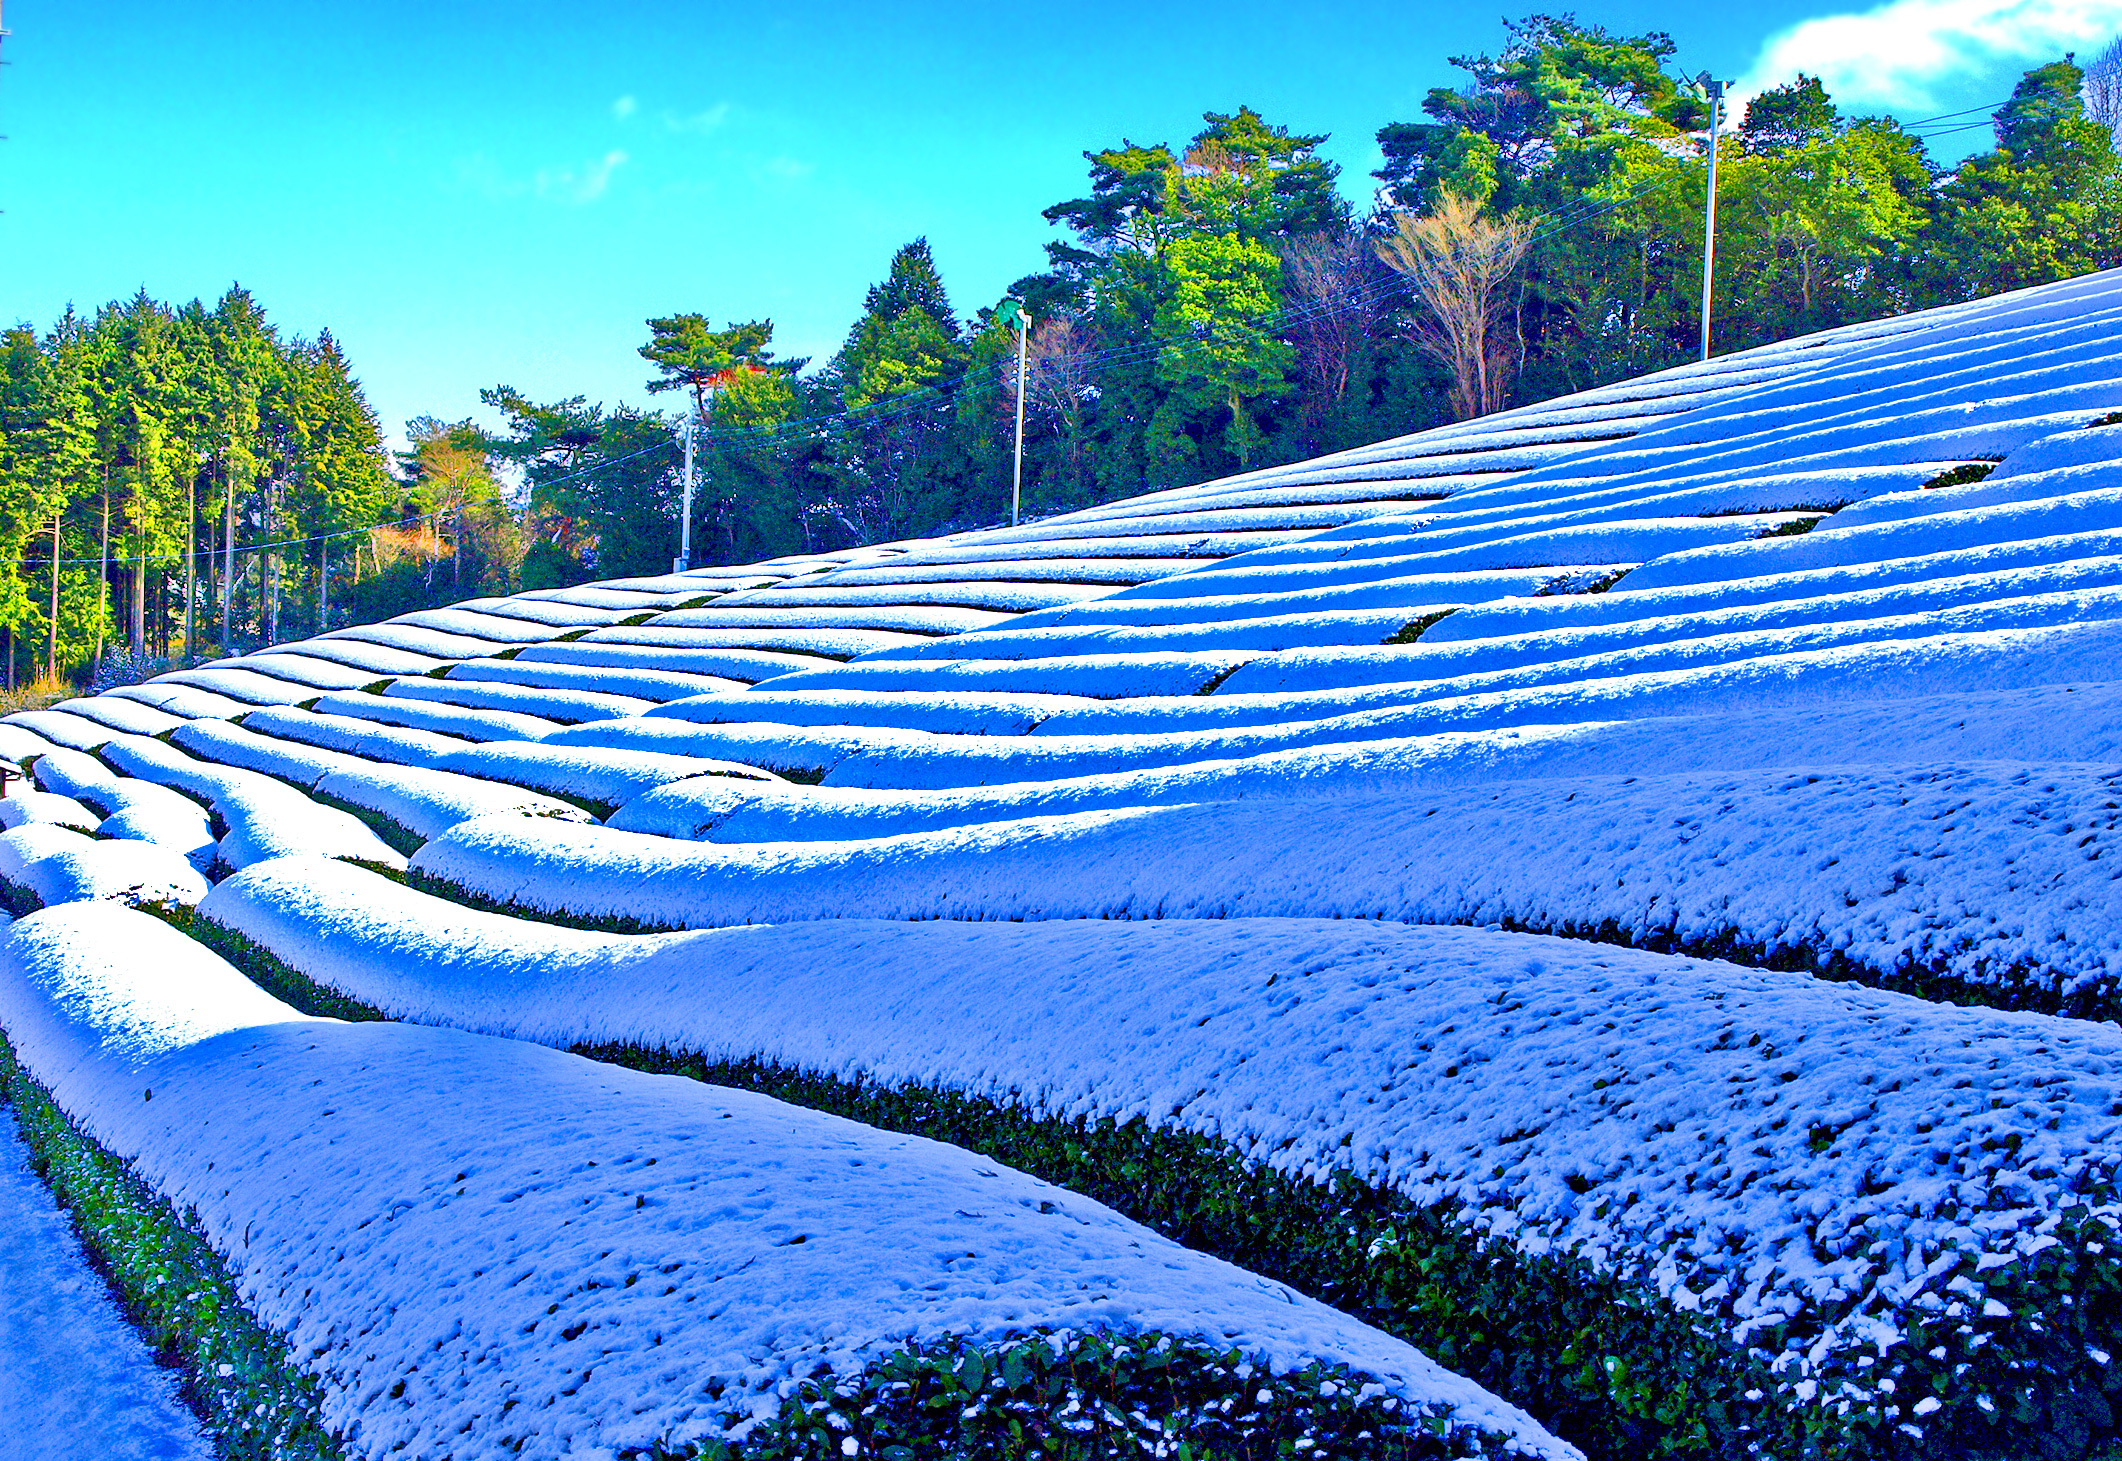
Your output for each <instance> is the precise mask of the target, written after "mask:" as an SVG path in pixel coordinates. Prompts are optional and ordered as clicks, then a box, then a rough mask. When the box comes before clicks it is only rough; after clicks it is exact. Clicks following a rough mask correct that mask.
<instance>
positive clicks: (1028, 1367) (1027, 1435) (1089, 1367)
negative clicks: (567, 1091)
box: [630, 1334, 1498, 1461]
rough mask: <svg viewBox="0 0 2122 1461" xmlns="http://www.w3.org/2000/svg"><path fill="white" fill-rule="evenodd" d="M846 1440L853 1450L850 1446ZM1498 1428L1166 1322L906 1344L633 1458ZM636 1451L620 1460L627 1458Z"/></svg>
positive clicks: (1279, 1445) (912, 1460)
mask: <svg viewBox="0 0 2122 1461" xmlns="http://www.w3.org/2000/svg"><path fill="white" fill-rule="evenodd" d="M850 1438H851V1439H853V1440H854V1442H855V1443H856V1446H857V1448H858V1449H857V1450H855V1451H853V1452H849V1451H847V1450H846V1449H845V1443H846V1442H847V1441H848V1440H849V1439H850ZM1497 1449H1498V1447H1497V1446H1496V1442H1495V1438H1493V1437H1486V1436H1482V1435H1480V1434H1479V1433H1476V1432H1471V1431H1467V1430H1464V1429H1460V1430H1457V1431H1454V1430H1453V1429H1452V1428H1451V1426H1450V1423H1449V1421H1448V1420H1447V1419H1446V1418H1445V1416H1444V1415H1442V1414H1439V1413H1433V1412H1431V1411H1427V1410H1422V1409H1417V1408H1415V1407H1412V1406H1408V1405H1404V1404H1402V1403H1401V1402H1400V1401H1398V1400H1395V1399H1393V1398H1392V1397H1390V1396H1386V1397H1371V1396H1366V1393H1365V1390H1364V1386H1363V1383H1362V1381H1361V1378H1360V1377H1358V1376H1354V1375H1351V1374H1350V1373H1349V1372H1348V1371H1347V1370H1345V1369H1338V1368H1336V1369H1326V1368H1322V1367H1320V1366H1317V1365H1314V1366H1311V1367H1308V1368H1306V1369H1304V1370H1302V1371H1299V1372H1297V1373H1294V1374H1285V1375H1271V1374H1269V1373H1267V1371H1266V1370H1265V1369H1264V1367H1263V1366H1262V1364H1261V1362H1260V1361H1259V1360H1258V1359H1257V1358H1248V1357H1246V1356H1245V1355H1243V1354H1241V1353H1239V1352H1238V1351H1236V1350H1229V1351H1217V1350H1214V1349H1210V1348H1208V1347H1207V1346H1205V1345H1201V1344H1198V1343H1191V1342H1184V1341H1181V1342H1174V1341H1173V1340H1172V1338H1171V1337H1170V1336H1169V1335H1155V1334H1149V1335H1131V1336H1124V1337H1112V1336H1106V1335H1095V1334H1093V1335H1071V1336H1069V1337H1068V1338H1067V1339H1066V1340H1056V1339H1054V1338H1048V1337H1042V1338H1037V1339H1031V1340H1028V1341H1026V1342H1023V1343H1018V1344H1011V1345H1008V1346H1005V1347H1002V1348H999V1349H994V1348H990V1349H981V1348H975V1347H971V1346H968V1345H965V1344H962V1343H958V1342H946V1343H943V1344H939V1345H933V1346H929V1347H926V1348H923V1349H918V1350H912V1351H901V1352H899V1353H897V1354H894V1355H891V1356H889V1357H887V1358H886V1359H884V1360H882V1361H880V1362H878V1363H877V1364H874V1365H872V1366H871V1367H870V1368H869V1369H867V1370H866V1371H864V1372H863V1374H862V1375H861V1376H860V1377H859V1378H857V1379H854V1380H840V1381H836V1380H834V1379H832V1378H830V1377H819V1378H816V1379H812V1380H808V1381H805V1382H804V1383H803V1384H802V1385H801V1386H799V1387H798V1389H797V1391H796V1393H795V1394H793V1395H792V1396H790V1397H789V1399H788V1400H787V1401H786V1402H785V1403H784V1404H783V1405H782V1407H781V1410H780V1412H779V1414H777V1415H776V1416H775V1417H774V1419H773V1420H772V1421H770V1422H768V1423H767V1424H766V1425H764V1426H762V1427H760V1428H759V1429H758V1430H757V1431H755V1432H753V1433H752V1434H751V1435H749V1436H747V1437H746V1438H745V1439H744V1441H743V1442H742V1443H741V1444H735V1445H733V1444H730V1443H728V1442H723V1441H707V1442H697V1443H694V1444H692V1445H689V1446H681V1447H678V1448H676V1449H665V1448H661V1447H658V1448H656V1449H655V1450H652V1451H650V1452H646V1453H636V1454H637V1455H640V1456H645V1457H652V1458H655V1461H663V1458H680V1457H682V1458H703V1461H740V1458H741V1461H797V1458H804V1461H810V1458H817V1461H827V1458H834V1461H837V1458H840V1457H843V1456H846V1455H850V1454H853V1455H860V1456H876V1457H881V1458H883V1461H916V1458H920V1461H928V1458H950V1461H958V1458H963V1461H990V1458H992V1461H1003V1458H1014V1457H1050V1458H1053V1461H1107V1458H1111V1461H1121V1458H1135V1457H1142V1456H1172V1457H1179V1458H1192V1461H1211V1458H1213V1461H1254V1458H1258V1461H1268V1458H1270V1457H1291V1456H1303V1457H1307V1458H1311V1457H1317V1458H1322V1461H1324V1458H1342V1457H1345V1458H1350V1461H1353V1458H1358V1457H1361V1458H1366V1461H1368V1458H1376V1461H1428V1458H1432V1457H1435V1458H1443V1457H1453V1456H1482V1455H1489V1454H1493V1453H1494V1452H1495V1451H1496V1450H1497ZM630 1461H631V1458H630Z"/></svg>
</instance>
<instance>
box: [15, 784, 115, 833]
mask: <svg viewBox="0 0 2122 1461" xmlns="http://www.w3.org/2000/svg"><path fill="white" fill-rule="evenodd" d="M102 820H103V819H102V818H101V817H99V816H97V815H96V813H94V812H92V811H90V810H89V809H88V808H87V807H85V806H83V805H81V803H79V802H78V801H75V800H74V799H73V798H72V797H70V796H61V795H59V794H58V793H57V792H52V791H30V790H27V789H25V788H23V787H19V786H18V787H13V788H11V789H10V790H9V791H8V793H7V795H6V796H0V828H14V827H26V826H28V825H29V824H30V823H32V822H50V823H52V824H54V825H55V826H60V827H71V828H73V829H74V830H75V831H77V832H93V831H95V830H96V824H97V823H99V822H101V821H102Z"/></svg>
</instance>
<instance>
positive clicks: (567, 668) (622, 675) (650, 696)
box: [448, 658, 751, 701]
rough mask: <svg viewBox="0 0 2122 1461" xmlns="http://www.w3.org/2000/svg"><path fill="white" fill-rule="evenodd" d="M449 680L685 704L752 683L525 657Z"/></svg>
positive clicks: (464, 667) (470, 669) (454, 673)
mask: <svg viewBox="0 0 2122 1461" xmlns="http://www.w3.org/2000/svg"><path fill="white" fill-rule="evenodd" d="M448 678H449V679H450V680H452V681H457V682H462V681H466V680H470V681H475V682H479V683H492V684H501V685H546V686H551V687H552V688H554V689H559V690H605V691H608V692H611V693H614V694H620V695H635V696H639V697H640V698H641V699H643V700H649V701H664V700H682V699H684V698H685V697H686V696H688V695H710V694H713V693H715V692H716V691H721V690H741V689H743V688H744V687H745V686H746V685H747V684H749V683H751V682H750V681H749V680H733V679H729V678H727V677H725V676H720V675H695V674H688V673H684V672H682V671H677V670H665V669H653V670H645V669H622V668H620V667H617V666H614V665H599V664H589V663H574V664H546V663H540V662H538V661H535V660H525V659H522V658H517V659H501V660H493V659H488V660H471V661H468V662H467V663H465V664H461V665H458V666H457V667H456V668H455V669H453V670H451V671H450V672H449V676H448Z"/></svg>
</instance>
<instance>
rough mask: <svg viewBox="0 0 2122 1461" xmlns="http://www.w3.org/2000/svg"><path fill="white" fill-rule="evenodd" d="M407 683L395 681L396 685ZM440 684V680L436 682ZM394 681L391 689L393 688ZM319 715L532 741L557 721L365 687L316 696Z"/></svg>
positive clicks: (468, 735)
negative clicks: (378, 692) (374, 692)
mask: <svg viewBox="0 0 2122 1461" xmlns="http://www.w3.org/2000/svg"><path fill="white" fill-rule="evenodd" d="M403 683H406V682H404V681H398V682H396V684H403ZM436 683H437V684H440V683H441V681H439V680H438V681H436ZM396 684H394V685H393V687H392V688H396ZM312 708H313V709H314V710H316V711H317V713H318V714H320V715H341V716H347V717H350V718H352V719H355V720H376V721H381V722H383V724H385V725H402V726H410V727H411V728H413V729H414V730H426V731H439V732H440V733H441V734H443V735H446V736H461V737H462V738H463V739H465V740H467V741H534V740H536V739H537V738H538V737H540V736H542V735H544V734H546V733H547V732H548V731H555V730H558V729H560V722H559V721H557V720H549V719H547V718H546V717H544V716H542V715H525V714H523V713H522V712H520V711H513V710H474V709H471V708H470V707H468V706H462V705H443V704H432V703H429V702H427V701H424V700H413V699H409V698H407V697H405V696H402V695H371V694H369V693H368V692H367V691H365V690H334V691H333V692H332V693H330V694H329V695H320V696H318V697H316V702H315V704H314V706H313V707H312Z"/></svg>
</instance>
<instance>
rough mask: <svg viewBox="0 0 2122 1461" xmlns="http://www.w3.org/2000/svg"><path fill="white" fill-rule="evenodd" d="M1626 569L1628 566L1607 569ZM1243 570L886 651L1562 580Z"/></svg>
mask: <svg viewBox="0 0 2122 1461" xmlns="http://www.w3.org/2000/svg"><path fill="white" fill-rule="evenodd" d="M1622 566H1626V565H1607V567H1622ZM1242 572H1243V570H1242V569H1235V568H1234V569H1219V570H1217V571H1216V572H1215V573H1214V574H1213V575H1203V574H1186V575H1182V576H1180V577H1178V578H1175V579H1171V580H1167V581H1163V582H1160V583H1158V584H1155V585H1144V586H1142V587H1140V588H1134V589H1130V590H1128V591H1127V592H1126V593H1122V594H1113V595H1111V596H1110V597H1108V598H1103V599H1094V600H1092V601H1091V602H1089V603H1084V604H1074V605H1071V606H1070V607H1068V608H1066V609H1053V610H1047V611H1044V612H1041V613H1036V614H1026V615H1024V616H1023V617H1022V618H1020V619H1018V620H1017V621H1016V622H1015V623H1013V624H1010V625H1009V626H1008V627H1006V628H1002V629H990V630H988V631H986V632H985V633H982V634H976V635H971V636H968V637H962V638H959V639H955V640H946V641H941V642H936V641H930V642H928V643H926V644H915V645H909V646H905V647H903V648H899V649H892V650H887V651H885V653H887V654H889V655H891V656H893V657H898V656H900V655H906V656H911V657H914V658H927V657H932V656H934V655H937V654H942V655H944V656H945V657H955V656H956V655H961V654H962V655H980V654H983V653H985V652H986V649H985V646H988V645H995V644H1000V645H1007V644H1010V643H1012V642H1013V641H1015V640H1017V639H1019V638H1020V637H1023V636H1028V635H1033V634H1037V633H1038V632H1040V631H1041V630H1045V629H1061V628H1072V627H1081V628H1089V627H1092V626H1096V625H1109V626H1112V627H1116V628H1131V627H1135V628H1158V627H1162V626H1166V625H1172V626H1187V627H1192V626H1197V625H1202V624H1217V623H1223V624H1227V623H1233V622H1235V621H1238V620H1243V619H1254V618H1271V617H1278V616H1281V615H1284V614H1312V613H1325V612H1330V611H1333V610H1345V611H1350V612H1360V611H1362V610H1365V609H1391V608H1405V607H1409V606H1412V605H1420V604H1478V603H1484V602H1487V601H1489V600H1493V599H1502V598H1507V597H1508V596H1510V595H1514V594H1534V593H1537V592H1539V590H1540V589H1541V588H1542V587H1544V586H1545V585H1546V584H1547V583H1548V582H1549V581H1550V580H1552V579H1553V577H1554V570H1553V569H1551V568H1520V569H1512V570H1510V571H1508V572H1504V573H1435V574H1430V573H1421V574H1410V575H1408V576H1406V577H1402V578H1393V577H1386V578H1381V579H1377V580H1375V581H1372V582H1367V583H1357V584H1343V585H1340V586H1336V587H1327V588H1306V589H1295V590H1292V591H1290V592H1287V593H1265V592H1263V593H1245V592H1240V591H1239V588H1240V584H1239V583H1237V582H1234V581H1230V579H1231V575H1233V574H1239V573H1242ZM1005 652H1006V651H1005Z"/></svg>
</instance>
